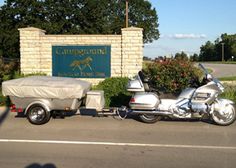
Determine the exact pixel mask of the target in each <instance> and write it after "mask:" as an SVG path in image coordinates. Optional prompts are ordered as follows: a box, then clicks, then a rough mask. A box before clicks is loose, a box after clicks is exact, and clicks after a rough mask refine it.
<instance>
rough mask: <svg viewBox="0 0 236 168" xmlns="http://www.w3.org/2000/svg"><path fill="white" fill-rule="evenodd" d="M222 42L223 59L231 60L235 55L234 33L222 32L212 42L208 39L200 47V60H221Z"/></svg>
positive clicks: (235, 41) (235, 38)
mask: <svg viewBox="0 0 236 168" xmlns="http://www.w3.org/2000/svg"><path fill="white" fill-rule="evenodd" d="M223 43H224V45H223V47H224V60H226V61H227V60H231V59H232V56H236V34H232V35H228V34H226V33H224V34H222V35H221V37H220V38H217V39H216V40H215V42H214V43H212V42H210V41H208V42H206V44H205V45H202V46H201V48H200V55H199V59H200V61H221V60H222V44H223Z"/></svg>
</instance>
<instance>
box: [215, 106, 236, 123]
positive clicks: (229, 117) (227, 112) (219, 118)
mask: <svg viewBox="0 0 236 168" xmlns="http://www.w3.org/2000/svg"><path fill="white" fill-rule="evenodd" d="M212 119H213V121H214V122H215V123H216V124H218V125H222V126H227V125H230V124H232V123H233V122H234V121H235V119H236V114H235V107H234V106H233V105H232V104H228V105H227V106H225V108H224V110H223V112H218V111H214V112H213V113H212Z"/></svg>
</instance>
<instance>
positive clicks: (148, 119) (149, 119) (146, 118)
mask: <svg viewBox="0 0 236 168" xmlns="http://www.w3.org/2000/svg"><path fill="white" fill-rule="evenodd" d="M139 118H140V120H141V121H142V122H144V123H148V124H153V123H156V122H157V121H159V120H161V118H162V117H161V116H159V115H153V114H141V115H139Z"/></svg>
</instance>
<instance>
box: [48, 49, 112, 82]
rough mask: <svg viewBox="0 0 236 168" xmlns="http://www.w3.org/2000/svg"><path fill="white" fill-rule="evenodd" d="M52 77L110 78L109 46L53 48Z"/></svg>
mask: <svg viewBox="0 0 236 168" xmlns="http://www.w3.org/2000/svg"><path fill="white" fill-rule="evenodd" d="M52 75H53V76H64V77H74V78H106V77H110V76H111V46H53V47H52Z"/></svg>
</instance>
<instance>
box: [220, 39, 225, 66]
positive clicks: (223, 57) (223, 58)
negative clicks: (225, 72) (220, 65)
mask: <svg viewBox="0 0 236 168" xmlns="http://www.w3.org/2000/svg"><path fill="white" fill-rule="evenodd" d="M221 45H222V62H224V61H225V56H224V54H225V52H224V45H225V43H221Z"/></svg>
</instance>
